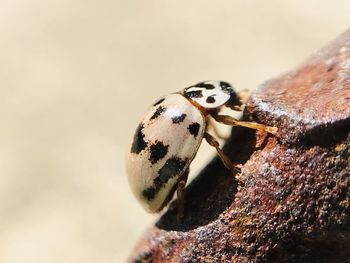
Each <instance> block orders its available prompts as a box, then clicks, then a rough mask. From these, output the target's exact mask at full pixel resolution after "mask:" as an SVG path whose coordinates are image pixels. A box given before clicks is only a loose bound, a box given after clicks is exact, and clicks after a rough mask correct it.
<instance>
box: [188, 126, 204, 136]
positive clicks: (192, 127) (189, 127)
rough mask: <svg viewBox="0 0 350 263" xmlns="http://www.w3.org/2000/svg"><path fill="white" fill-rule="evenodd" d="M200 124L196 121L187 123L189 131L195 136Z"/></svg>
mask: <svg viewBox="0 0 350 263" xmlns="http://www.w3.org/2000/svg"><path fill="white" fill-rule="evenodd" d="M200 127H201V126H200V124H199V123H198V122H194V123H192V124H190V125H188V130H189V131H190V133H191V134H192V135H193V136H194V137H196V136H197V135H198V131H199V128H200Z"/></svg>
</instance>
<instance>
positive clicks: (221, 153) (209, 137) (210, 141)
mask: <svg viewBox="0 0 350 263" xmlns="http://www.w3.org/2000/svg"><path fill="white" fill-rule="evenodd" d="M204 138H205V140H206V141H207V142H208V144H209V145H211V146H213V147H214V148H215V149H216V151H217V153H218V155H219V157H220V159H221V161H222V163H223V164H224V165H225V166H226V168H227V169H229V170H230V171H232V172H234V173H235V174H236V173H239V169H238V168H237V167H236V166H235V165H234V164H233V163H232V162H231V160H230V158H228V157H227V155H226V154H225V153H224V151H223V150H221V148H220V145H219V142H218V141H217V140H216V139H215V138H214V137H213V136H212V135H210V134H209V133H207V132H206V133H204Z"/></svg>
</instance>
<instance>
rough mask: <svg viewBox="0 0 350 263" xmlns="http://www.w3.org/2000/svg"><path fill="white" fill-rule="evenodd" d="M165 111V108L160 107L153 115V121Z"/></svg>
mask: <svg viewBox="0 0 350 263" xmlns="http://www.w3.org/2000/svg"><path fill="white" fill-rule="evenodd" d="M165 110H166V108H164V107H163V106H159V107H158V108H157V109H156V111H155V112H154V113H153V115H152V117H151V120H154V119H157V118H158V117H159V116H160V115H161V114H162V113H163V112H164V111H165Z"/></svg>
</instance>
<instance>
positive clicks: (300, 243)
mask: <svg viewBox="0 0 350 263" xmlns="http://www.w3.org/2000/svg"><path fill="white" fill-rule="evenodd" d="M245 118H246V119H251V120H254V121H257V122H260V123H264V124H268V125H275V126H277V127H278V128H279V132H278V134H277V136H276V137H272V136H268V137H266V136H265V135H264V134H259V133H255V132H254V131H251V130H247V129H244V128H234V129H233V130H232V136H231V139H230V140H229V141H228V142H227V144H226V145H225V151H226V152H227V153H228V155H229V156H230V157H231V158H232V159H233V160H234V161H235V162H236V163H239V164H242V178H243V182H244V184H243V185H240V186H238V185H237V183H236V181H235V180H234V178H233V177H232V175H231V174H230V172H229V171H227V170H226V169H225V167H224V166H223V165H222V163H221V161H220V160H218V158H215V159H214V160H213V161H212V162H211V163H210V164H209V165H208V166H207V167H206V168H205V169H204V170H203V171H202V172H201V174H200V175H199V176H198V177H197V178H196V180H195V181H194V182H193V183H191V185H190V186H189V187H188V188H187V189H186V196H185V200H186V207H185V219H184V221H183V222H181V224H179V223H178V222H177V221H176V205H177V204H176V201H175V202H173V204H172V205H171V206H170V208H169V209H168V211H167V212H166V213H165V214H164V215H163V216H162V217H161V218H160V219H159V221H158V222H157V223H156V226H154V227H153V228H152V229H150V230H149V231H148V232H147V233H146V234H145V236H144V237H143V239H142V240H141V241H140V242H139V244H138V245H137V246H136V248H135V250H134V251H133V254H132V256H131V259H130V261H132V262H350V133H349V132H350V31H347V32H345V33H344V34H343V35H342V36H340V37H339V38H338V39H336V40H335V41H334V42H332V43H330V45H329V46H327V47H325V48H323V49H321V51H319V52H318V53H316V54H315V55H314V56H312V57H311V58H310V59H308V60H307V61H306V62H305V63H304V64H302V65H301V66H300V67H299V68H297V69H296V70H293V71H291V72H289V73H286V74H284V75H282V76H280V77H278V78H276V79H272V80H269V81H267V82H266V83H264V84H263V85H262V86H261V87H260V88H259V89H258V90H257V91H256V92H255V93H254V94H253V95H252V97H251V98H250V100H249V102H248V105H247V107H246V111H245Z"/></svg>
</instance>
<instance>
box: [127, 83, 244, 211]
mask: <svg viewBox="0 0 350 263" xmlns="http://www.w3.org/2000/svg"><path fill="white" fill-rule="evenodd" d="M223 105H226V106H229V107H231V108H233V107H234V106H240V105H241V101H240V99H239V97H238V96H237V94H236V92H235V91H234V90H233V88H232V86H231V85H230V84H228V83H227V82H223V81H205V82H201V83H198V84H196V85H193V86H190V87H188V88H185V89H184V90H182V91H180V92H178V93H173V94H170V95H167V96H165V97H164V98H162V99H160V100H159V101H157V102H156V103H155V104H153V106H152V107H151V108H150V109H149V110H148V111H147V112H146V113H145V115H144V116H143V117H142V119H141V122H140V124H139V125H138V127H137V129H136V132H135V135H134V138H133V141H132V144H131V147H130V151H129V153H128V155H127V165H126V166H127V175H128V179H129V184H130V187H131V189H132V191H133V193H134V195H135V196H136V198H137V199H138V200H139V201H140V203H141V204H142V205H143V207H144V208H145V209H146V210H147V211H148V212H151V213H154V212H157V211H160V210H161V209H162V208H163V207H164V206H165V205H167V203H168V202H169V201H170V200H171V197H172V196H173V194H174V192H175V190H176V189H177V184H178V183H179V182H180V181H185V182H186V180H187V174H188V173H187V171H188V167H189V165H190V163H191V162H192V160H193V158H194V157H195V155H196V153H197V151H198V148H199V146H200V144H201V142H202V139H203V137H205V134H206V129H207V123H208V120H209V116H212V117H214V118H215V116H218V115H217V113H218V111H219V109H220V107H221V106H223ZM226 124H227V123H226ZM234 125H237V124H234ZM209 136H210V135H209ZM206 139H207V138H206ZM212 139H213V138H212ZM207 140H208V139H207ZM211 145H212V144H211ZM217 145H218V144H217ZM214 147H216V146H214ZM216 148H217V150H219V151H220V149H218V147H216ZM222 154H223V153H222ZM219 155H220V154H219ZM220 157H222V156H220Z"/></svg>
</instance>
